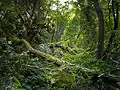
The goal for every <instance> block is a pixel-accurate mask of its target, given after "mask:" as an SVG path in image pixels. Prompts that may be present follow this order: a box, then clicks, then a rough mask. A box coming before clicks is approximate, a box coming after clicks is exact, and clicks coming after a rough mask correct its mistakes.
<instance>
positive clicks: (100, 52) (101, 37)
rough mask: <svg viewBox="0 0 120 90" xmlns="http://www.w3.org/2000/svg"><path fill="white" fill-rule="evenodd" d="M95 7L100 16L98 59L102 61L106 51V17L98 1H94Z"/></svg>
mask: <svg viewBox="0 0 120 90" xmlns="http://www.w3.org/2000/svg"><path fill="white" fill-rule="evenodd" d="M94 7H95V10H96V13H97V16H98V23H99V30H98V45H97V53H96V57H97V59H101V58H102V55H103V49H104V16H103V12H102V9H101V8H100V6H99V3H98V0H95V1H94Z"/></svg>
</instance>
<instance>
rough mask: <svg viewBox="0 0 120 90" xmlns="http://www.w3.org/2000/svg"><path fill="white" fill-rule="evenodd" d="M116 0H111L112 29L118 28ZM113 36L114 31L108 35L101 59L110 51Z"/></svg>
mask: <svg viewBox="0 0 120 90" xmlns="http://www.w3.org/2000/svg"><path fill="white" fill-rule="evenodd" d="M118 8H119V6H118V1H116V2H115V1H114V0H112V13H113V18H114V27H113V30H116V29H117V28H118V16H119V10H118ZM114 37H115V32H111V35H110V37H109V41H108V45H107V47H106V49H105V51H104V57H103V59H106V58H107V54H108V53H109V52H110V51H111V46H112V44H113V39H114Z"/></svg>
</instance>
